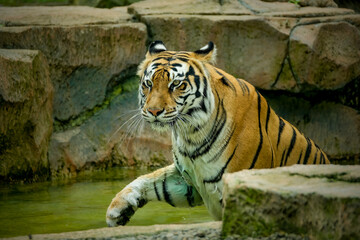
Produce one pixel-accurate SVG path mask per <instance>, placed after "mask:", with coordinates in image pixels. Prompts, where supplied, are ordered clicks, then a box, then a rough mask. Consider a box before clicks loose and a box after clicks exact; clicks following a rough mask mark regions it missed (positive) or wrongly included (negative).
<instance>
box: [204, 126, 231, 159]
mask: <svg viewBox="0 0 360 240" xmlns="http://www.w3.org/2000/svg"><path fill="white" fill-rule="evenodd" d="M234 132H235V128H234V129H233V131H232V132H231V134H230V136H229V137H228V138H227V139H226V141H225V143H224V145H223V146H222V147H221V148H220V150H219V151H218V152H217V153H216V154H215V155H214V156H213V157H212V158H211V159H210V160H209V161H207V163H211V162H213V161H215V160H218V159H220V156H221V155H222V153H223V152H224V151H225V149H226V147H227V146H228V145H229V143H230V139H231V138H232V136H233V135H234Z"/></svg>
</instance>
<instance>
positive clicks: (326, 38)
mask: <svg viewBox="0 0 360 240" xmlns="http://www.w3.org/2000/svg"><path fill="white" fill-rule="evenodd" d="M288 59H289V61H290V64H291V66H292V75H293V76H294V78H295V81H296V83H297V84H296V85H294V84H293V83H290V84H291V85H287V86H286V87H285V88H286V89H287V90H288V91H289V90H290V91H291V90H293V91H308V90H330V89H339V88H341V87H344V86H345V85H346V84H347V83H348V82H350V81H351V80H353V79H355V78H356V77H357V76H359V75H360V31H359V30H358V29H357V28H356V27H355V26H353V25H350V24H349V23H347V22H336V23H335V22H330V23H318V24H306V25H303V26H301V25H298V26H297V27H296V28H293V31H292V33H291V35H290V42H289V58H288ZM284 72H285V71H284ZM285 74H286V73H285ZM275 86H276V85H275Z"/></svg>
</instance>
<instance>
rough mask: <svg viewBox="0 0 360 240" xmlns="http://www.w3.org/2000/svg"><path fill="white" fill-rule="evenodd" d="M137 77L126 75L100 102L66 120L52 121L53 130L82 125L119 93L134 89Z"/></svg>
mask: <svg viewBox="0 0 360 240" xmlns="http://www.w3.org/2000/svg"><path fill="white" fill-rule="evenodd" d="M138 82H139V79H138V77H137V76H131V77H127V78H126V79H125V80H123V81H119V82H118V84H117V85H115V86H113V87H112V89H111V90H110V91H108V92H107V95H106V97H105V99H104V101H103V102H102V103H101V104H98V105H96V106H95V107H94V108H92V109H90V110H87V111H85V112H82V113H81V114H79V115H78V116H77V117H75V118H72V119H69V120H67V121H59V120H56V119H55V121H54V131H55V132H57V131H64V130H67V129H69V128H72V127H77V126H80V125H82V124H83V123H84V122H85V121H86V120H88V119H89V118H91V117H92V116H94V115H95V114H97V113H98V112H100V111H101V110H103V109H106V108H108V107H109V105H110V103H111V102H112V101H113V100H114V99H115V98H116V97H118V96H119V95H121V94H123V93H124V92H130V91H134V90H136V89H137V87H138Z"/></svg>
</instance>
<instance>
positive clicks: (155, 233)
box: [12, 222, 221, 240]
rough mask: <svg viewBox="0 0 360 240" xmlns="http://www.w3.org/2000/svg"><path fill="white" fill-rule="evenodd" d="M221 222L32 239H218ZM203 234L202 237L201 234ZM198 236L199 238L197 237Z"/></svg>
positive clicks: (130, 228)
mask: <svg viewBox="0 0 360 240" xmlns="http://www.w3.org/2000/svg"><path fill="white" fill-rule="evenodd" d="M220 228H221V222H206V223H195V224H164V225H153V226H118V227H113V228H109V227H106V228H99V229H91V230H86V231H76V232H65V233H53V234H35V235H32V237H33V238H34V239H39V240H45V239H51V240H55V239H78V240H85V239H99V240H100V239H101V240H112V239H129V240H130V239H173V238H168V236H170V235H172V236H173V237H177V238H174V239H179V240H180V239H204V237H207V236H208V237H209V238H205V239H218V238H219V237H220V234H219V233H220ZM203 233H205V236H204V237H202V235H201V234H203ZM198 234H200V236H197V235H198ZM12 239H13V240H27V239H29V236H20V237H16V238H12Z"/></svg>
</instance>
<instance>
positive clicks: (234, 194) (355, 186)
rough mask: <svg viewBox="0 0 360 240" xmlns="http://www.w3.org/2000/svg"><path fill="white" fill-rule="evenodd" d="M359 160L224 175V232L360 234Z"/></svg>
mask: <svg viewBox="0 0 360 240" xmlns="http://www.w3.org/2000/svg"><path fill="white" fill-rule="evenodd" d="M359 173H360V166H336V165H327V166H325V165H322V166H315V165H313V166H311V165H310V166H303V165H295V166H291V167H282V168H276V169H266V170H265V169H264V170H245V171H240V172H237V173H232V174H225V175H224V178H223V179H224V193H223V197H224V203H225V210H224V217H223V228H222V234H223V236H229V235H232V234H238V235H240V236H243V237H245V236H252V237H262V236H268V235H270V234H272V233H275V232H279V231H281V232H286V233H297V234H301V235H303V236H304V235H307V236H309V237H310V239H358V238H359V237H360V228H359V226H360V218H359V214H360V191H359V189H360V183H359V180H360V174H359Z"/></svg>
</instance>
